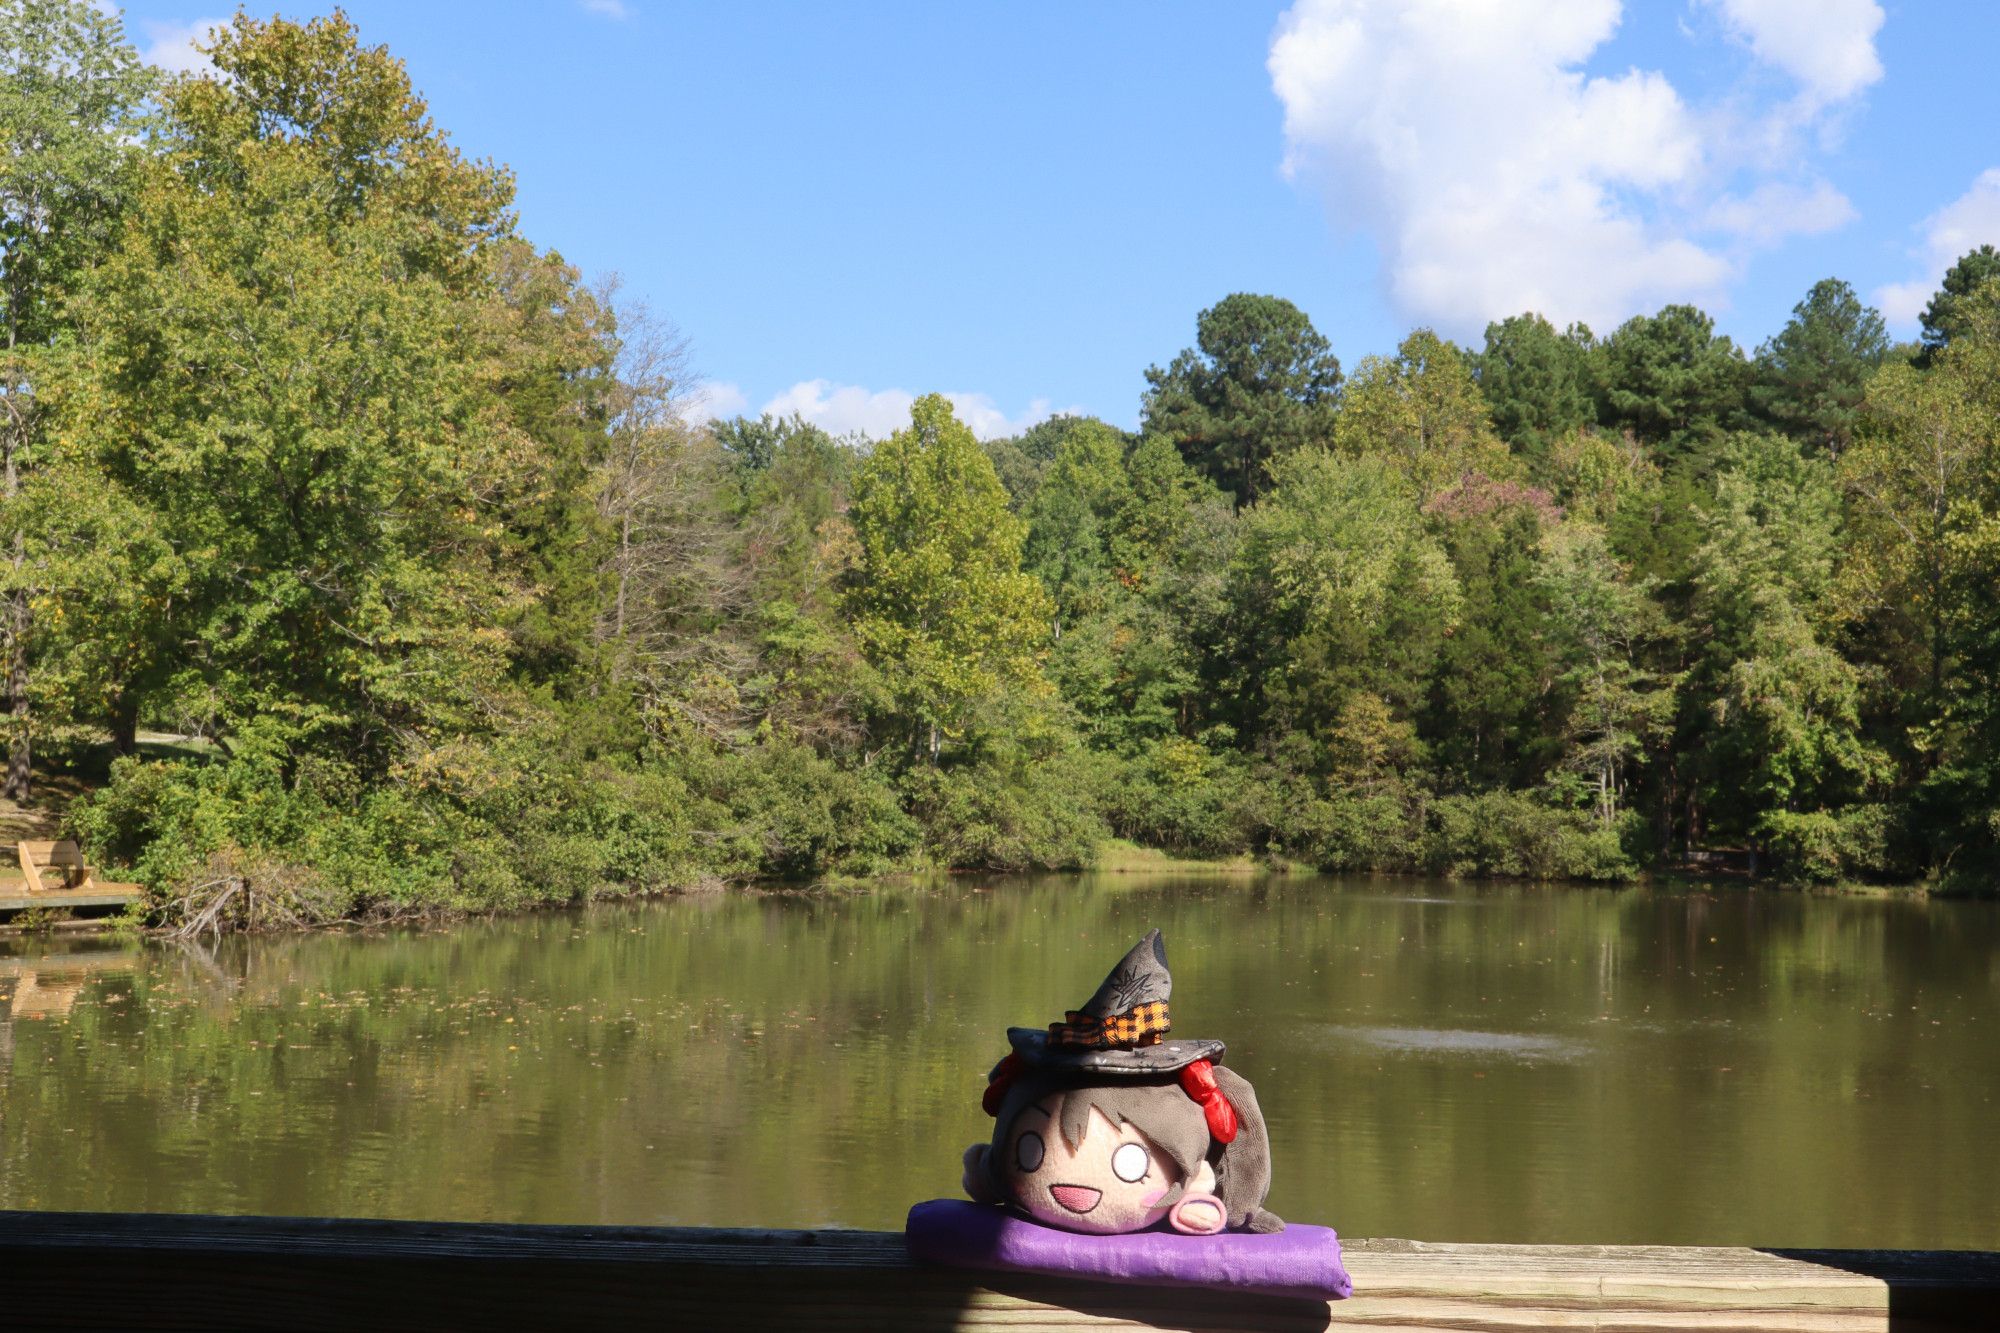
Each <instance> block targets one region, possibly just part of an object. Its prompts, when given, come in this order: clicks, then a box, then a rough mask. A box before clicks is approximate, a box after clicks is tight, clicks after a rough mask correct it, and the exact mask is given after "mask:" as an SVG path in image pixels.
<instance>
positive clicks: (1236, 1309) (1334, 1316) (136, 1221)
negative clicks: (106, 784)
mask: <svg viewBox="0 0 2000 1333" xmlns="http://www.w3.org/2000/svg"><path fill="white" fill-rule="evenodd" d="M1347 1254H1348V1267H1349V1270H1350V1271H1351V1272H1352V1273H1353V1275H1354V1288H1355V1296H1354V1298H1353V1299H1352V1300H1349V1301H1342V1302H1336V1303H1335V1304H1334V1305H1332V1306H1326V1305H1317V1304H1311V1303H1306V1302H1298V1301H1282V1300H1276V1299H1268V1298H1248V1297H1240V1296H1230V1295H1226V1294H1221V1293H1216V1292H1211V1291H1196V1290H1184V1289H1147V1288H1131V1287H1119V1286H1112V1285H1108V1284H1102V1283H1087V1282H1076V1281H1066V1280H1060V1279H1054V1278H1030V1277H1014V1276H1010V1275H1001V1274H991V1273H986V1274H975V1273H969V1272H959V1271H954V1270H944V1269H935V1268H923V1267H919V1266H917V1265H914V1264H912V1263H911V1262H910V1260H909V1259H908V1258H907V1257H906V1256H905V1254H904V1252H903V1244H902V1238H901V1237H900V1236H898V1235H895V1234H892V1233H882V1232H860V1231H755V1230H706V1229H689V1228H650V1227H549V1226H495V1225H481V1224H466V1223H431V1222H388V1221H336V1220H327V1219H313V1218H304V1219H294V1218H231V1217H181V1216H151V1215H128V1214H94V1213H21V1212H14V1213H0V1327H6V1328H32V1329H112V1328H116V1329H133V1330H151V1329H275V1328H285V1329H306V1330H318V1329H369V1330H392V1329H422V1330H425V1333H439V1330H446V1329H460V1328H507V1329H514V1328H580V1327H593V1328H605V1327H610V1326H614V1325H616V1324H620V1323H623V1322H625V1321H634V1322H635V1323H639V1324H641V1325H642V1326H643V1327H645V1328H647V1329H649V1330H650V1329H679V1328H689V1329H708V1328H715V1329H738V1328H741V1329H767V1328H768V1329H840V1330H857V1331H859V1330H876V1329H882V1330H945V1329H968V1330H974V1329H1006V1330H1066V1329H1098V1328H1165V1329H1183V1330H1204V1331H1206V1330H1225V1329H1242V1330H1252V1331H1262V1330H1274V1331H1275V1330H1286V1331H1289V1330H1295V1329H1297V1330H1304V1329H1325V1328H1329V1327H1333V1328H1339V1327H1354V1328H1396V1329H1405V1330H1415V1329H1452V1330H1467V1329H1472V1330H1521V1329H1533V1328H1589V1329H1617V1330H1662V1331H1665V1330H1697V1329H1699V1330H1710V1329H1743V1330H1750V1329H1774V1330H1800V1331H1805V1330H1813V1331H1818V1330H1826V1331H1827V1333H1835V1331H1838V1333H1849V1331H1851V1330H1876V1329H1897V1330H1918V1329H1925V1330H1929V1329H1947V1328H1978V1327H1992V1326H1995V1325H1994V1320H1995V1317H1996V1315H1997V1314H2000V1254H1984V1253H1918V1252H1907V1251H1905V1252H1887V1253H1871V1252H1786V1253H1778V1252H1773V1251H1764V1250H1752V1249H1738V1248H1728V1249H1723V1248H1715V1249H1675V1248H1663V1247H1634V1246H1513V1245H1433V1244H1423V1243H1419V1242H1412V1241H1393V1240H1378V1241H1357V1242H1350V1243H1349V1244H1348V1246H1347Z"/></svg>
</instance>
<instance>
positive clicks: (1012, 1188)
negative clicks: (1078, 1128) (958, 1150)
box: [994, 1098, 1220, 1235]
mask: <svg viewBox="0 0 2000 1333" xmlns="http://www.w3.org/2000/svg"><path fill="white" fill-rule="evenodd" d="M1000 1153H1001V1158H1000V1160H999V1161H997V1162H995V1163H994V1167H995V1168H996V1169H995V1172H994V1174H995V1175H996V1176H997V1177H998V1179H999V1180H1000V1182H1001V1183H1002V1184H1003V1186H1004V1187H1005V1189H1006V1191H1007V1193H1008V1194H1009V1195H1010V1196H1011V1198H1012V1199H1013V1202H1014V1203H1015V1204H1016V1205H1018V1206H1019V1207H1020V1208H1021V1209H1022V1210H1023V1211H1025V1212H1026V1213H1027V1214H1028V1215H1029V1216H1030V1217H1033V1218H1034V1219H1035V1220H1036V1221H1038V1222H1043V1223H1046V1224H1047V1225H1049V1226H1055V1227H1063V1228H1065V1229H1067V1230H1070V1231H1085V1232H1091V1233H1095V1234H1099V1235H1112V1234H1116V1233H1119V1232H1126V1231H1140V1230H1143V1229H1144V1228H1146V1227H1150V1226H1152V1225H1154V1224H1155V1223H1157V1222H1159V1221H1160V1220H1161V1219H1162V1218H1164V1217H1167V1216H1168V1214H1169V1212H1170V1211H1172V1210H1173V1209H1174V1205H1175V1204H1176V1203H1177V1202H1178V1201H1180V1200H1181V1199H1182V1198H1183V1197H1185V1196H1190V1195H1201V1196H1206V1195H1207V1194H1208V1193H1209V1191H1211V1190H1213V1189H1214V1187H1215V1176H1214V1173H1213V1172H1212V1171H1211V1170H1210V1169H1209V1166H1208V1164H1207V1163H1206V1162H1203V1163H1202V1164H1201V1166H1200V1167H1199V1168H1198V1169H1197V1171H1196V1173H1195V1178H1194V1179H1192V1180H1184V1179H1183V1178H1182V1173H1181V1169H1180V1168H1179V1167H1178V1166H1177V1165H1175V1163H1174V1159H1173V1158H1172V1157H1170V1156H1168V1155H1167V1154H1166V1153H1165V1152H1163V1151H1161V1150H1160V1148H1159V1147H1158V1145H1156V1144H1155V1143H1154V1142H1153V1141H1152V1140H1151V1139H1149V1138H1147V1137H1146V1136H1145V1135H1144V1134H1142V1133H1140V1132H1139V1131H1138V1130H1137V1129H1136V1128H1134V1127H1133V1126H1131V1125H1129V1124H1122V1123H1113V1122H1112V1121H1111V1120H1110V1119H1109V1118H1108V1117H1106V1116H1105V1114H1104V1113H1103V1112H1102V1111H1100V1110H1098V1109H1097V1108H1096V1107H1094V1106H1093V1107H1091V1108H1090V1120H1089V1127H1088V1129H1087V1130H1086V1132H1085V1133H1084V1136H1083V1139H1082V1141H1081V1142H1079V1143H1076V1144H1074V1145H1072V1144H1071V1143H1069V1142H1068V1141H1067V1140H1066V1139H1065V1138H1064V1137H1063V1132H1062V1129H1061V1127H1060V1126H1059V1125H1058V1124H1057V1123H1056V1117H1055V1107H1054V1099H1053V1098H1044V1099H1043V1100H1042V1101H1040V1102H1036V1103H1034V1104H1032V1105H1029V1106H1026V1107H1023V1108H1022V1110H1021V1113H1020V1115H1018V1116H1017V1117H1015V1120H1014V1127H1013V1132H1012V1133H1011V1135H1010V1136H1009V1137H1008V1139H1007V1140H1006V1142H1005V1143H1004V1144H1002V1145H1001V1147H1000ZM1180 1186H1185V1187H1186V1188H1185V1189H1182V1188H1177V1187H1180ZM1216 1211H1217V1214H1218V1222H1219V1215H1220V1209H1219V1207H1218V1209H1217V1210H1216ZM1177 1225H1178V1223H1177Z"/></svg>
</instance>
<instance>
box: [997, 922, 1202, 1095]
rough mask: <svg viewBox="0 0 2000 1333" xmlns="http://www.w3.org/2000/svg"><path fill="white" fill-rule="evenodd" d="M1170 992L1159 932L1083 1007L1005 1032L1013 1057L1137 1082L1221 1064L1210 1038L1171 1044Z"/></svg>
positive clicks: (1134, 949)
mask: <svg viewBox="0 0 2000 1333" xmlns="http://www.w3.org/2000/svg"><path fill="white" fill-rule="evenodd" d="M1173 989H1174V977H1173V973H1172V972H1171V971H1170V970H1169V969H1168V967H1167V945H1166V941H1165V940H1163V939H1161V938H1160V932H1159V930H1158V929H1157V928H1155V929H1153V930H1149V931H1147V932H1146V935H1145V938H1143V939H1141V940H1140V941H1139V942H1138V943H1137V944H1135V945H1133V946H1132V948H1131V951H1130V952H1128V953H1127V954H1126V955H1125V956H1124V957H1123V958H1121V959H1119V960H1118V966H1116V967H1114V968H1112V969H1111V973H1110V975H1108V976H1107V977H1105V978H1104V984H1103V985H1101V986H1099V987H1098V988H1097V993H1096V994H1095V995H1092V996H1091V997H1090V999H1088V1000H1087V1001H1085V1002H1084V1006H1083V1008H1081V1009H1072V1010H1070V1011H1069V1013H1068V1014H1067V1015H1066V1016H1065V1018H1064V1020H1063V1021H1062V1022H1060V1023H1051V1024H1049V1026H1048V1028H1047V1029H1046V1030H1044V1029H1041V1028H1008V1029H1007V1041H1008V1043H1009V1044H1010V1045H1012V1046H1013V1048H1014V1055H1013V1056H1010V1057H1009V1058H1010V1059H1014V1058H1018V1060H1019V1061H1020V1063H1021V1064H1023V1065H1025V1066H1027V1067H1028V1068H1031V1069H1060V1070H1075V1071H1077V1072H1079V1073H1089V1074H1093V1075H1112V1076H1117V1075H1130V1076H1132V1077H1134V1078H1139V1077H1144V1076H1146V1075H1152V1074H1172V1073H1175V1072H1177V1071H1179V1070H1181V1069H1184V1068H1186V1067H1187V1066H1189V1065H1191V1064H1193V1063H1194V1062H1195V1061H1197V1060H1209V1061H1215V1060H1220V1059H1221V1058H1222V1053H1223V1051H1224V1049H1225V1047H1224V1046H1223V1044H1222V1043H1221V1042H1219V1041H1216V1040H1214V1039H1213V1038H1185V1037H1184V1038H1177V1039H1174V1040H1167V1039H1166V1034H1167V1032H1168V1031H1170V1030H1171V1028H1172V1026H1173V1023H1172V1020H1171V1018H1170V1016H1169V1013H1168V1009H1167V998H1168V996H1169V995H1171V994H1172V993H1173ZM1003 1063H1004V1062H1003ZM996 1072H997V1071H996Z"/></svg>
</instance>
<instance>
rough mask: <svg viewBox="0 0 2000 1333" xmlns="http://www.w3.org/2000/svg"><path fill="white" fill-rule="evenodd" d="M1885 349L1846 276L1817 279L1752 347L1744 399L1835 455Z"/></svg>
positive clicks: (1877, 320) (1876, 319)
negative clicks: (1772, 333) (1774, 330)
mask: <svg viewBox="0 0 2000 1333" xmlns="http://www.w3.org/2000/svg"><path fill="white" fill-rule="evenodd" d="M1888 351H1889V335H1888V333H1887V332H1886V331H1885V330H1884V329H1883V325H1882V316H1881V315H1880V313H1878V312H1877V311H1876V310H1874V309H1873V308H1872V307H1869V306H1865V305H1863V304H1861V301H1860V298H1858V297H1856V296H1855V294H1854V289H1853V288H1852V287H1850V286H1848V285H1847V284H1846V283H1844V282H1842V281H1840V280H1839V279H1837V278H1826V279H1823V280H1821V281H1819V282H1816V283H1814V284H1813V289H1812V290H1811V291H1810V292H1808V293H1807V294H1806V299H1805V300H1803V301H1801V302H1799V303H1798V304H1797V305H1795V306H1793V307H1792V318H1791V321H1790V322H1789V323H1787V324H1786V325H1785V327H1784V328H1783V329H1781V330H1779V331H1778V334H1777V336H1776V337H1773V338H1772V339H1771V340H1770V341H1768V342H1766V343H1765V344H1764V345H1763V346H1762V347H1760V348H1758V349H1757V361H1756V366H1755V374H1756V380H1755V382H1754V383H1753V384H1752V386H1751V389H1750V401H1751V403H1752V405H1753V406H1754V407H1755V408H1756V410H1757V412H1758V413H1759V415H1761V416H1762V417H1763V418H1764V419H1765V420H1767V421H1769V422H1770V423H1771V424H1772V425H1774V426H1776V427H1778V429H1780V430H1782V431H1784V432H1785V433H1787V434H1788V435H1790V436H1791V437H1792V438H1793V439H1795V440H1798V441H1800V442H1801V443H1803V444H1807V445H1809V446H1811V447H1812V448H1815V449H1818V450H1821V451H1823V452H1824V453H1825V454H1826V455H1827V457H1829V458H1839V457H1840V454H1841V451H1842V450H1844V449H1846V448H1847V446H1848V444H1849V443H1851V442H1852V441H1853V439H1854V426H1855V421H1856V419H1857V418H1858V417H1859V416H1860V413H1861V400H1862V397H1863V396H1864V395H1865V394H1866V392H1867V389H1868V379H1869V377H1870V376H1871V375H1873V374H1874V373H1875V368H1876V367H1877V366H1879V365H1881V364H1882V360H1883V358H1884V357H1885V356H1887V355H1888Z"/></svg>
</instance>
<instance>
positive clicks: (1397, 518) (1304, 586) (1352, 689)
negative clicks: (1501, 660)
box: [1239, 449, 1463, 740]
mask: <svg viewBox="0 0 2000 1333" xmlns="http://www.w3.org/2000/svg"><path fill="white" fill-rule="evenodd" d="M1241 559H1242V572H1241V578H1242V582H1241V584H1240V585H1239V598H1240V603H1239V604H1240V605H1242V606H1244V608H1245V611H1246V612H1247V614H1246V615H1245V617H1244V618H1245V621H1246V628H1247V630H1248V632H1249V633H1250V634H1251V635H1252V636H1253V637H1252V640H1251V642H1249V643H1248V644H1246V645H1245V648H1244V651H1243V660H1244V666H1243V668H1242V670H1243V674H1244V677H1245V679H1246V682H1248V683H1251V684H1252V686H1253V688H1254V689H1255V690H1256V692H1257V693H1258V694H1260V695H1261V696H1262V698H1263V699H1264V700H1265V701H1266V713H1265V716H1264V717H1263V719H1262V723H1261V727H1262V730H1263V732H1264V735H1265V738H1266V739H1267V740H1271V739H1274V738H1275V737H1278V736H1281V735H1283V734H1284V733H1288V732H1297V733H1301V734H1302V735H1304V736H1306V737H1308V738H1313V737H1318V736H1323V735H1324V734H1325V731H1326V729H1327V728H1328V727H1330V726H1331V725H1332V724H1333V721H1334V719H1336V718H1337V717H1338V716H1339V715H1340V710H1341V709H1342V708H1343V707H1344V706H1345V704H1346V701H1347V700H1348V698H1349V696H1351V695H1353V694H1354V693H1356V692H1357V691H1359V692H1365V693H1369V694H1375V695H1379V696H1381V697H1383V698H1384V699H1386V700H1388V701H1389V703H1390V705H1391V706H1393V707H1394V709H1395V710H1396V711H1397V713H1398V715H1399V717H1401V718H1403V719H1407V718H1408V717H1409V716H1410V714H1411V713H1412V712H1413V711H1414V710H1415V708H1416V707H1417V705H1418V703H1419V702H1420V701H1421V698H1422V695H1423V692H1424V689H1425V685H1426V682H1427V681H1428V679H1429V672H1430V668H1431V666H1432V664H1433V662H1434V660H1435V657H1436V654H1437V652H1438V649H1439V646H1440V645H1441V643H1442V642H1443V640H1444V636H1445V634H1446V633H1447V632H1448V631H1449V630H1450V629H1451V627H1452V626H1453V625H1454V624H1455V623H1456V622H1457V620H1458V618H1459V615H1460V611H1461V609H1462V606H1463V598H1462V595H1461V592H1460V588H1459V584H1458V579H1457V576H1456V575H1455V574H1454V572H1453V570H1452V566H1451V561H1450V559H1449V557H1448V556H1447V555H1446V553H1445V551H1444V549H1443V548H1442V546H1440V544H1439V543H1438V542H1437V540H1436V539H1435V538H1434V537H1432V536H1431V534H1430V533H1429V531H1428V530H1427V529H1426V526H1425V524H1424V522H1423V519H1422V516H1421V512H1420V509H1419V499H1418V494H1417V490H1416V487H1415V485H1414V484H1413V483H1412V482H1411V481H1410V479H1409V478H1408V476H1407V475H1405V473H1404V472H1403V470H1402V469H1401V468H1400V467H1399V466H1398V465H1397V463H1396V462H1395V461H1394V460H1392V459H1391V458H1389V457H1387V456H1384V455H1380V454H1369V455H1364V456H1362V457H1359V458H1350V457H1347V456H1344V455H1341V454H1335V453H1332V452H1329V451H1327V450H1322V449H1309V450H1305V451H1302V452H1299V453H1296V454H1289V455H1286V456H1285V457H1284V458H1282V459H1280V460H1278V461H1277V462H1276V463H1274V464H1273V466H1272V488H1271V492H1270V495H1269V496H1268V498H1267V499H1266V500H1264V501H1263V502H1261V503H1260V504H1258V505H1257V506H1256V507H1255V508H1254V509H1252V510H1250V511H1248V512H1247V513H1246V516H1245V523H1244V540H1243V551H1242V557H1241Z"/></svg>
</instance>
